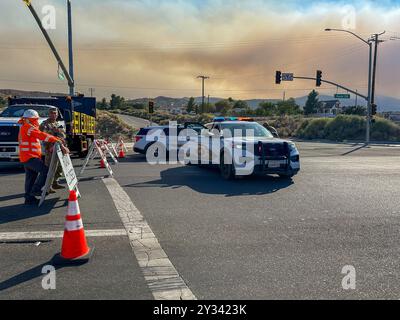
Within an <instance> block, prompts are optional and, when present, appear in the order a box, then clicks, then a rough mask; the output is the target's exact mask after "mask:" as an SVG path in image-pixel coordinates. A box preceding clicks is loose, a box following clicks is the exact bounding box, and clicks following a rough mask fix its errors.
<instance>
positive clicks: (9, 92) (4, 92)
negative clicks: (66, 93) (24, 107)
mask: <svg viewBox="0 0 400 320" xmlns="http://www.w3.org/2000/svg"><path fill="white" fill-rule="evenodd" d="M55 95H63V93H54V92H43V91H24V90H16V89H0V96H1V97H3V98H6V97H10V96H11V97H14V96H17V97H49V96H55Z"/></svg>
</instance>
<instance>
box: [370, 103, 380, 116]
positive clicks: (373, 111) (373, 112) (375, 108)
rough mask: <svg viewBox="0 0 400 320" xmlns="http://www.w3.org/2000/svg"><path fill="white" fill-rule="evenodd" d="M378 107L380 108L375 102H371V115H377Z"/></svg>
mask: <svg viewBox="0 0 400 320" xmlns="http://www.w3.org/2000/svg"><path fill="white" fill-rule="evenodd" d="M377 109H378V108H377V106H376V104H375V103H373V104H371V115H372V116H374V115H376V112H377Z"/></svg>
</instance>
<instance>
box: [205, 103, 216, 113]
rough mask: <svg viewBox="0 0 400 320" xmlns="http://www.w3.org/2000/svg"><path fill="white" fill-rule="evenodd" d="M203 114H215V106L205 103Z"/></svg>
mask: <svg viewBox="0 0 400 320" xmlns="http://www.w3.org/2000/svg"><path fill="white" fill-rule="evenodd" d="M204 112H205V113H214V112H215V106H214V104H212V103H205V104H204Z"/></svg>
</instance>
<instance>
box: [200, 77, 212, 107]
mask: <svg viewBox="0 0 400 320" xmlns="http://www.w3.org/2000/svg"><path fill="white" fill-rule="evenodd" d="M199 78H200V79H201V83H202V89H201V112H200V113H204V80H206V79H210V77H207V76H198V77H197V79H199Z"/></svg>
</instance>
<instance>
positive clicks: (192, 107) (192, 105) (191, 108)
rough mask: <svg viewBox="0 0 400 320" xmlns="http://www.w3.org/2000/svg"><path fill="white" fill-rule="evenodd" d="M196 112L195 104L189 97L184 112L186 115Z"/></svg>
mask: <svg viewBox="0 0 400 320" xmlns="http://www.w3.org/2000/svg"><path fill="white" fill-rule="evenodd" d="M195 110H196V103H195V102H194V98H193V97H190V99H189V101H188V104H187V106H186V111H187V112H188V113H190V112H192V111H195ZM196 113H197V112H196Z"/></svg>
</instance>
